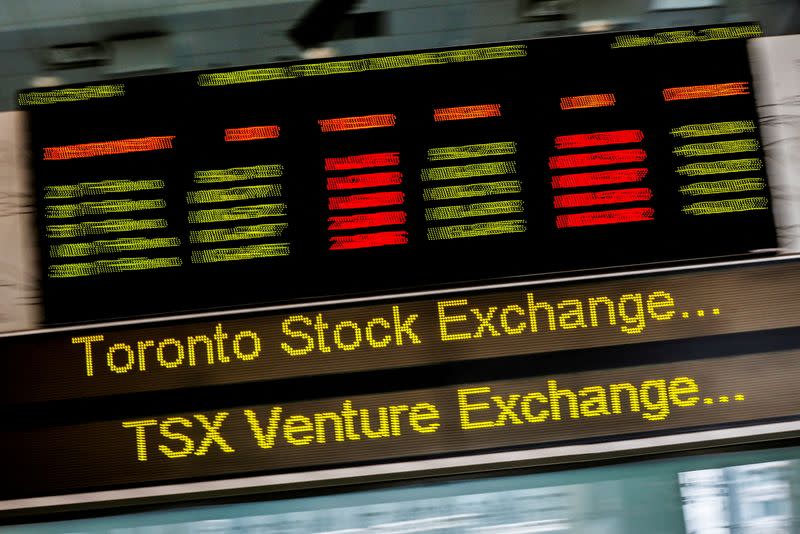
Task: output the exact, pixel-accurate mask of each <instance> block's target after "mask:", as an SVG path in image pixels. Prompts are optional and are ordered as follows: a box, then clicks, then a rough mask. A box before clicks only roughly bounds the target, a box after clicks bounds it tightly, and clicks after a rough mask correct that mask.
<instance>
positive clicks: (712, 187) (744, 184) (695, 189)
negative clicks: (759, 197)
mask: <svg viewBox="0 0 800 534" xmlns="http://www.w3.org/2000/svg"><path fill="white" fill-rule="evenodd" d="M766 186H767V184H765V183H764V180H762V179H761V178H738V179H735V180H719V181H716V182H695V183H693V184H689V185H683V186H681V187H680V191H681V193H683V194H684V195H692V196H697V195H719V194H721V193H739V192H742V191H759V190H761V189H764V188H765V187H766Z"/></svg>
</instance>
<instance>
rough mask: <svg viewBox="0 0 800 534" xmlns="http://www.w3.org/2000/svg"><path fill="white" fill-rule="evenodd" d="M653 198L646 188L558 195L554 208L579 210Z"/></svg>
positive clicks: (554, 201)
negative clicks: (582, 207)
mask: <svg viewBox="0 0 800 534" xmlns="http://www.w3.org/2000/svg"><path fill="white" fill-rule="evenodd" d="M651 198H653V192H652V191H650V189H648V188H646V187H636V188H632V189H615V190H613V191H595V192H592V193H571V194H569V195H556V197H555V198H554V199H553V206H554V207H556V208H579V207H581V206H596V205H599V204H622V203H624V202H640V201H643V200H650V199H651Z"/></svg>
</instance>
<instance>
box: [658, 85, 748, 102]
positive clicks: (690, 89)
mask: <svg viewBox="0 0 800 534" xmlns="http://www.w3.org/2000/svg"><path fill="white" fill-rule="evenodd" d="M662 92H663V93H664V101H665V102H671V101H673V100H692V99H695V98H716V97H719V96H738V95H749V94H750V88H749V87H748V85H747V82H731V83H715V84H711V85H689V86H686V87H670V88H669V89H664V91H662Z"/></svg>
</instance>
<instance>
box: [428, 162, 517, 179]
mask: <svg viewBox="0 0 800 534" xmlns="http://www.w3.org/2000/svg"><path fill="white" fill-rule="evenodd" d="M516 172H517V168H516V165H515V164H514V162H513V161H492V162H490V163H473V164H471V165H452V166H448V167H432V168H430V169H422V171H421V172H420V177H421V178H422V180H423V181H428V180H455V179H457V178H474V177H476V176H494V175H497V174H515V173H516Z"/></svg>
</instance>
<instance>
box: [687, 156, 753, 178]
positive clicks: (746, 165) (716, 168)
mask: <svg viewBox="0 0 800 534" xmlns="http://www.w3.org/2000/svg"><path fill="white" fill-rule="evenodd" d="M763 166H764V164H763V163H761V160H760V159H758V158H747V159H726V160H723V161H704V162H698V163H689V164H687V165H681V166H680V167H678V168H677V169H676V172H677V173H678V174H683V175H685V176H704V175H707V174H726V173H730V172H750V171H757V170H760V169H761V167H763Z"/></svg>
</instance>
